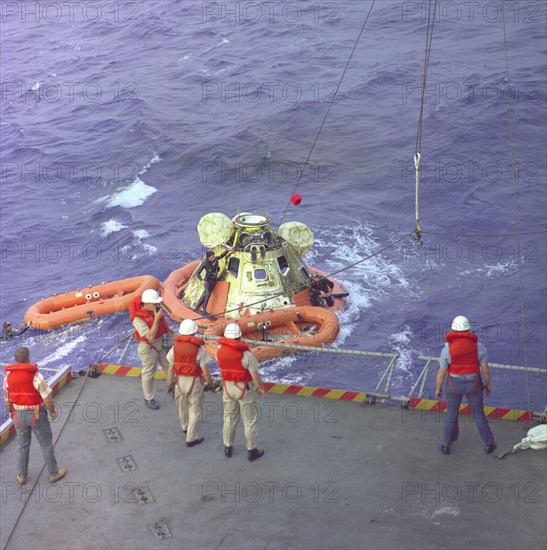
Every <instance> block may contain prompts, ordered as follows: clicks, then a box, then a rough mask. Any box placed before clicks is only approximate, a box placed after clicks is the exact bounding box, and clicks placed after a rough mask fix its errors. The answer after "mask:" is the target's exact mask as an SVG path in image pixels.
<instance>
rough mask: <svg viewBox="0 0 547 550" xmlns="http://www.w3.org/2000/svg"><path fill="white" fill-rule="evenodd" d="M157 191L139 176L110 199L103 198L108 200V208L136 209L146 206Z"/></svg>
mask: <svg viewBox="0 0 547 550" xmlns="http://www.w3.org/2000/svg"><path fill="white" fill-rule="evenodd" d="M156 191H157V189H156V188H155V187H152V186H151V185H146V183H144V181H142V180H141V179H140V178H139V177H138V176H137V177H136V178H135V179H134V180H133V182H132V183H131V184H130V185H128V186H127V187H122V188H121V189H120V190H118V191H117V192H116V193H114V194H113V195H111V196H110V197H103V199H101V200H106V206H107V208H113V207H114V206H121V207H123V208H135V207H137V206H140V205H141V204H144V202H145V201H146V199H148V197H150V196H151V195H153V194H154V193H155V192H156Z"/></svg>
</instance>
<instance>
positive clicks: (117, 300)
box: [25, 275, 161, 330]
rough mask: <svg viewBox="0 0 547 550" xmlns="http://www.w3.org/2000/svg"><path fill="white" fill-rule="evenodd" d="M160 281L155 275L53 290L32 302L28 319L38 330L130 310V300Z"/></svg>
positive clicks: (26, 317) (27, 313)
mask: <svg viewBox="0 0 547 550" xmlns="http://www.w3.org/2000/svg"><path fill="white" fill-rule="evenodd" d="M160 284H161V283H160V281H159V280H158V279H156V277H153V276H152V275H142V276H140V277H132V278H130V279H123V280H121V281H114V282H112V283H102V284H100V285H96V286H91V285H90V286H88V287H87V288H84V289H78V290H74V291H72V292H66V293H64V294H54V295H53V296H51V297H50V298H43V299H42V300H40V301H39V302H37V303H35V304H34V305H33V306H31V307H30V308H29V309H28V310H27V312H26V314H25V321H27V322H30V324H31V326H32V327H34V328H36V329H39V330H49V329H53V328H57V327H60V326H62V325H67V324H72V323H81V322H82V321H88V320H89V319H90V318H91V317H96V316H98V315H108V314H110V313H120V312H122V311H127V308H128V306H129V302H131V300H132V299H133V298H135V296H137V295H139V294H142V293H143V292H144V291H145V290H146V289H148V288H153V289H154V290H157V289H158V288H159V287H160Z"/></svg>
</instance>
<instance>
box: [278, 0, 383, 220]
mask: <svg viewBox="0 0 547 550" xmlns="http://www.w3.org/2000/svg"><path fill="white" fill-rule="evenodd" d="M375 3H376V0H372V3H371V5H370V8H369V10H368V13H367V16H366V17H365V21H364V23H363V26H362V27H361V30H360V32H359V36H357V40H356V41H355V44H354V45H353V49H352V50H351V54H350V56H349V58H348V61H347V63H346V66H345V67H344V70H343V71H342V76H341V77H340V80H339V81H338V84H336V90H335V91H334V94H333V95H332V99H331V100H330V103H329V107H328V109H327V112H326V113H325V116H324V117H323V122H321V126H320V127H319V130H318V131H317V135H316V136H315V139H314V141H313V144H312V146H311V149H310V152H309V153H308V158H307V159H306V162H304V166H303V167H302V170H301V171H300V174H299V175H298V180H297V181H296V184H295V185H294V189H293V192H292V193H291V197H292V196H293V195H294V194H295V193H296V189H297V187H298V184H299V183H300V180H301V179H302V176H303V175H304V171H305V170H306V168H307V166H308V163H309V161H310V158H311V156H312V153H313V150H314V149H315V145H316V144H317V141H318V140H319V136H320V134H321V130H322V129H323V126H324V125H325V122H326V121H327V117H328V116H329V113H330V110H331V108H332V106H333V105H334V100H335V99H336V96H337V95H338V91H339V90H340V85H341V84H342V80H344V76H345V74H346V72H347V70H348V67H349V64H350V63H351V60H352V58H353V54H354V53H355V50H356V49H357V45H358V44H359V40H361V36H362V34H363V32H364V30H365V26H366V24H367V21H368V19H369V17H370V14H371V13H372V8H373V7H374V4H375ZM290 205H291V200H290V199H289V200H288V202H287V206H286V207H285V211H284V212H283V216H281V221H280V222H279V225H281V224H282V223H283V220H284V219H285V215H286V214H287V210H288V209H289V207H290Z"/></svg>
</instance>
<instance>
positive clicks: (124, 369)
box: [116, 367, 133, 376]
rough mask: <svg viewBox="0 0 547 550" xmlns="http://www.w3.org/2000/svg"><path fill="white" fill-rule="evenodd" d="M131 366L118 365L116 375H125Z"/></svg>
mask: <svg viewBox="0 0 547 550" xmlns="http://www.w3.org/2000/svg"><path fill="white" fill-rule="evenodd" d="M132 368H133V367H118V370H117V371H116V376H125V375H126V374H127V373H128V372H129V371H130V370H131V369H132Z"/></svg>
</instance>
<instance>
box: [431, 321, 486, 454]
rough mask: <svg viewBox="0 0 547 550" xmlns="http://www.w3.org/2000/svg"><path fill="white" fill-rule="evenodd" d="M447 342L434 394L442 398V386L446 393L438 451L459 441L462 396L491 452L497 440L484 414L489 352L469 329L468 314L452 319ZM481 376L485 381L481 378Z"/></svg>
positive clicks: (448, 447) (448, 452) (447, 450)
mask: <svg viewBox="0 0 547 550" xmlns="http://www.w3.org/2000/svg"><path fill="white" fill-rule="evenodd" d="M445 338H446V341H447V343H446V344H445V346H444V348H443V350H442V352H441V357H440V358H439V367H440V368H439V372H438V373H437V381H436V391H435V393H436V395H437V397H439V398H440V397H441V395H442V392H443V390H442V385H443V383H444V382H445V380H446V379H447V378H448V381H447V382H446V383H445V384H444V389H445V392H446V402H447V404H448V410H447V411H446V415H445V418H444V433H443V442H442V444H441V447H440V449H441V452H442V453H443V454H445V455H448V454H450V445H452V443H453V442H454V441H458V436H459V426H458V414H459V411H460V404H461V402H462V398H463V396H464V395H465V396H466V397H467V401H468V403H469V405H470V407H471V414H472V415H473V420H474V421H475V425H476V426H477V429H478V430H479V434H480V436H481V437H482V439H483V441H484V443H485V445H486V447H485V449H484V451H485V452H486V453H487V454H490V453H492V452H494V450H495V449H496V443H495V441H494V435H493V434H492V430H490V426H489V425H488V420H487V419H486V416H485V414H484V405H483V396H482V393H483V391H484V392H485V393H486V395H490V390H491V386H490V368H489V366H488V352H487V351H486V348H485V346H484V345H483V344H481V343H480V342H478V337H477V335H476V334H473V333H472V332H470V326H469V321H468V319H467V317H464V316H463V315H458V316H457V317H456V318H455V319H454V321H453V322H452V331H451V332H449V333H448V334H447V335H446V337H445ZM481 372H482V375H483V376H484V383H483V380H482V378H481Z"/></svg>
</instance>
